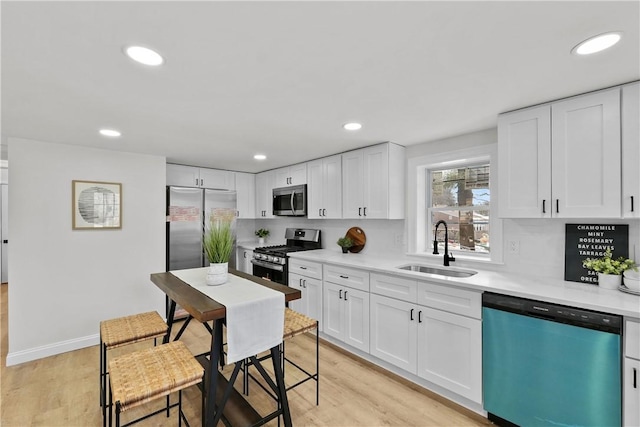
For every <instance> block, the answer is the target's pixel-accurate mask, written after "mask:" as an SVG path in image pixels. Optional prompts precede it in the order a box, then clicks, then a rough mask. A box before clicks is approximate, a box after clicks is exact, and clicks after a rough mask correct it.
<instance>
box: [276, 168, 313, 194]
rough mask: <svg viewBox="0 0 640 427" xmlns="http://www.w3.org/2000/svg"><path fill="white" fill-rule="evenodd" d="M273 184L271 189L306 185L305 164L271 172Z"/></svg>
mask: <svg viewBox="0 0 640 427" xmlns="http://www.w3.org/2000/svg"><path fill="white" fill-rule="evenodd" d="M273 172H274V175H275V178H274V179H275V183H274V186H273V188H281V187H290V186H293V185H303V184H306V183H307V164H306V163H300V164H297V165H293V166H287V167H285V168H280V169H276V170H274V171H273Z"/></svg>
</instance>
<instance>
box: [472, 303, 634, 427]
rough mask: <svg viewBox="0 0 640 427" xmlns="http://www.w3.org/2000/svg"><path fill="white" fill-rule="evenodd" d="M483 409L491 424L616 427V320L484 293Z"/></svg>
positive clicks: (619, 347)
mask: <svg viewBox="0 0 640 427" xmlns="http://www.w3.org/2000/svg"><path fill="white" fill-rule="evenodd" d="M482 306H483V307H482V375H483V380H482V383H483V384H482V385H483V398H484V409H485V410H486V411H487V412H488V414H489V419H490V420H491V421H493V422H495V423H496V424H499V425H514V424H515V425H519V426H527V427H528V426H556V427H557V426H597V427H605V426H620V425H621V423H622V384H621V375H622V373H621V369H622V368H621V363H622V317H621V316H616V315H611V314H606V313H600V312H595V311H590V310H584V309H579V308H572V307H566V306H562V305H557V304H550V303H546V302H540V301H533V300H528V299H522V298H516V297H511V296H505V295H499V294H493V293H488V292H485V293H484V294H483V297H482Z"/></svg>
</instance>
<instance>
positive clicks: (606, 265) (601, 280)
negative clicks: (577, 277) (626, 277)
mask: <svg viewBox="0 0 640 427" xmlns="http://www.w3.org/2000/svg"><path fill="white" fill-rule="evenodd" d="M582 266H583V267H584V268H587V269H589V270H592V271H595V272H597V273H598V286H600V287H603V288H605V289H617V288H618V286H620V284H621V283H622V273H624V272H625V271H626V270H629V269H633V270H636V271H637V268H636V264H635V262H634V261H633V260H630V259H628V258H625V257H618V258H617V259H613V258H612V257H611V250H610V249H609V248H607V250H606V251H605V252H604V256H603V257H602V258H587V259H585V260H584V261H582Z"/></svg>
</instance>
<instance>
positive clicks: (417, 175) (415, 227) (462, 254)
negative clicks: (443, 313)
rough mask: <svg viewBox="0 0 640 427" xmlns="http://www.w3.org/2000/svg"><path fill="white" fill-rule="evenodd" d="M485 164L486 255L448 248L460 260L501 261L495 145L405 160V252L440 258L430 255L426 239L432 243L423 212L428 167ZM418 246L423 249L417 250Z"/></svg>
mask: <svg viewBox="0 0 640 427" xmlns="http://www.w3.org/2000/svg"><path fill="white" fill-rule="evenodd" d="M482 162H485V163H486V162H488V163H489V176H490V179H489V190H490V194H491V201H490V203H489V209H490V212H491V214H490V219H489V230H490V233H491V234H490V236H491V251H490V253H489V254H485V253H473V252H471V251H460V250H452V251H451V252H453V254H454V256H455V257H456V258H458V259H459V260H460V261H471V262H473V261H478V262H483V263H487V262H490V263H499V264H501V263H502V262H503V246H504V242H503V238H502V220H501V219H500V218H498V202H497V201H498V197H499V195H498V185H497V182H498V179H499V176H498V163H497V162H498V147H497V144H495V143H493V144H486V145H482V146H478V147H473V148H467V149H461V150H455V151H448V152H442V153H437V154H431V155H425V156H420V157H415V158H410V159H408V168H407V169H408V170H407V172H408V179H407V184H408V185H407V190H408V191H407V194H408V196H409V197H408V202H407V217H408V222H407V235H408V236H409V239H408V242H407V243H408V251H409V255H416V256H421V257H425V258H429V259H430V260H431V259H433V260H434V262H437V261H436V259H437V260H440V259H441V258H442V254H441V255H433V254H432V253H431V251H429V248H430V247H431V245H430V244H429V242H433V227H432V226H431V227H428V229H427V224H429V222H428V221H430V219H428V218H427V212H428V208H429V206H428V205H427V203H428V202H430V201H431V183H430V181H429V180H428V177H429V174H430V171H431V170H439V169H449V168H455V167H460V166H467V165H473V164H478V163H482ZM418 248H424V250H423V249H418Z"/></svg>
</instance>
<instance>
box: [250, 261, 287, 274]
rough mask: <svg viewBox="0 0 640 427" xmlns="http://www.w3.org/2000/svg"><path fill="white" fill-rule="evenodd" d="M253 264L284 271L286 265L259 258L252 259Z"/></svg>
mask: <svg viewBox="0 0 640 427" xmlns="http://www.w3.org/2000/svg"><path fill="white" fill-rule="evenodd" d="M251 264H253V265H257V266H260V267H264V268H268V269H269V270H276V271H284V266H282V265H279V264H271V263H268V262H264V261H258V260H257V259H252V260H251Z"/></svg>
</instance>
